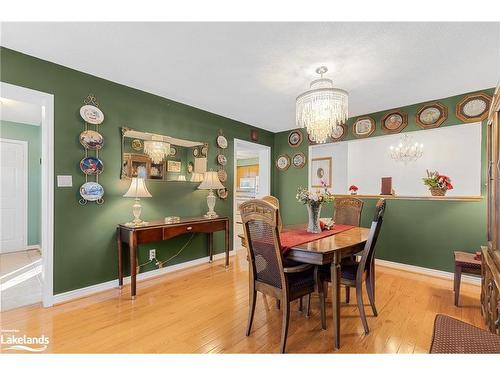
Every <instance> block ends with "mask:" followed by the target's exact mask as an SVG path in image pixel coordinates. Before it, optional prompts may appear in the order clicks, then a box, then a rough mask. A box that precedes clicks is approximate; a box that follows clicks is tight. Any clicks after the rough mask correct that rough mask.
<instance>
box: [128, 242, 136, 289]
mask: <svg viewBox="0 0 500 375" xmlns="http://www.w3.org/2000/svg"><path fill="white" fill-rule="evenodd" d="M130 237H131V238H130V241H129V244H130V296H131V297H132V299H135V295H136V273H137V270H136V267H137V239H136V237H135V235H134V234H130Z"/></svg>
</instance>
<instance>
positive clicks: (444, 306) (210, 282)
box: [0, 252, 483, 353]
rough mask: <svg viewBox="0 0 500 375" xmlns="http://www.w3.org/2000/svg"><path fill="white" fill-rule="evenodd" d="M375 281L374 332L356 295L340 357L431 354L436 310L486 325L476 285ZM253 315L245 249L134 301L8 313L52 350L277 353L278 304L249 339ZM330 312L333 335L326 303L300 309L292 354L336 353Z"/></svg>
mask: <svg viewBox="0 0 500 375" xmlns="http://www.w3.org/2000/svg"><path fill="white" fill-rule="evenodd" d="M376 283H377V295H376V303H377V309H378V311H379V316H378V317H373V316H372V315H371V310H370V308H369V306H368V305H366V307H367V308H366V312H367V317H368V324H369V326H370V334H369V335H367V336H365V335H364V333H363V327H362V324H361V320H360V318H359V315H358V311H357V308H356V304H355V303H353V302H352V301H355V300H356V299H355V298H354V294H355V291H353V290H351V304H349V305H345V304H343V305H342V308H341V314H342V319H341V332H342V336H341V345H342V347H341V350H340V351H339V352H340V353H426V352H428V349H429V345H430V341H431V336H432V327H433V322H434V317H435V315H436V314H437V313H444V314H448V315H451V316H453V317H456V318H459V319H462V320H464V321H466V322H469V323H471V324H474V325H476V326H479V327H483V323H482V319H481V316H480V310H479V309H480V308H479V287H477V286H473V285H468V284H462V293H461V300H460V301H461V304H462V307H461V308H457V307H455V306H454V305H453V291H452V289H453V288H452V281H451V280H443V279H436V278H431V277H427V276H422V275H417V274H412V273H408V272H402V271H397V270H393V269H388V268H383V267H377V271H376ZM342 293H344V292H342ZM365 297H366V295H365ZM342 300H344V296H343V295H342ZM366 301H368V299H367V298H365V303H366ZM328 302H329V300H328ZM247 314H248V272H247V262H246V259H245V254H244V253H243V252H240V253H239V254H238V255H237V256H236V257H232V258H231V266H230V268H229V270H226V269H225V268H224V267H223V260H221V261H216V262H214V263H213V264H206V265H201V266H197V267H196V268H191V269H189V270H183V271H178V272H175V273H171V274H168V275H165V276H162V277H158V278H155V279H150V280H146V281H142V282H140V283H138V296H137V299H136V300H135V301H131V300H130V291H129V287H128V286H126V287H125V288H124V289H123V290H122V291H120V290H118V289H114V290H110V291H106V292H102V293H99V294H95V295H92V296H89V297H86V298H82V299H79V300H75V301H71V302H68V303H65V304H61V305H58V306H55V307H53V308H50V309H43V308H41V307H39V306H31V307H25V308H20V309H16V310H12V311H8V312H5V313H1V320H0V323H1V328H2V329H17V330H19V333H18V334H19V335H23V334H26V335H28V336H38V335H42V334H45V335H46V336H48V337H49V339H50V344H49V348H48V350H47V352H52V353H277V352H278V351H279V341H280V333H281V312H280V311H278V310H276V306H275V303H274V301H271V300H270V299H269V300H268V301H266V300H265V299H264V298H263V297H262V295H260V294H259V297H258V299H257V308H256V313H255V319H254V325H253V329H252V334H251V336H250V337H246V336H245V325H246V322H247ZM331 314H332V312H331V305H328V308H327V319H328V320H327V324H328V326H327V328H328V329H327V330H326V331H322V330H321V329H320V321H319V299H318V297H317V296H314V297H313V299H312V305H311V317H310V318H309V319H307V318H306V317H305V315H304V314H302V313H299V312H298V305H297V304H296V303H295V304H294V305H293V311H292V314H291V321H290V328H289V336H288V342H287V352H288V353H331V352H333V350H332V346H333V345H332V324H331ZM0 351H1V349H0Z"/></svg>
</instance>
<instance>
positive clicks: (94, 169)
mask: <svg viewBox="0 0 500 375" xmlns="http://www.w3.org/2000/svg"><path fill="white" fill-rule="evenodd" d="M103 168H104V167H103V165H102V161H101V159H98V158H95V157H93V156H88V157H86V158H83V159H82V160H81V161H80V169H81V170H82V172H83V173H85V174H86V175H96V174H101V173H102V170H103Z"/></svg>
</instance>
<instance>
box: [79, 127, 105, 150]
mask: <svg viewBox="0 0 500 375" xmlns="http://www.w3.org/2000/svg"><path fill="white" fill-rule="evenodd" d="M80 143H81V144H82V146H83V147H85V148H86V149H88V150H100V149H101V148H102V146H103V145H104V138H103V137H102V135H101V134H100V133H98V132H96V131H94V130H84V131H82V132H81V133H80Z"/></svg>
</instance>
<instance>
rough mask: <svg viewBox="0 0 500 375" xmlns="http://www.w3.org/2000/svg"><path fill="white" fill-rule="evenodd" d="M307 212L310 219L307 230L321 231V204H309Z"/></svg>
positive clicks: (311, 231)
mask: <svg viewBox="0 0 500 375" xmlns="http://www.w3.org/2000/svg"><path fill="white" fill-rule="evenodd" d="M307 213H308V215H309V221H308V224H307V231H308V232H309V233H321V225H320V224H319V215H320V213H321V205H320V204H318V205H314V206H313V205H310V204H308V205H307Z"/></svg>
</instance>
